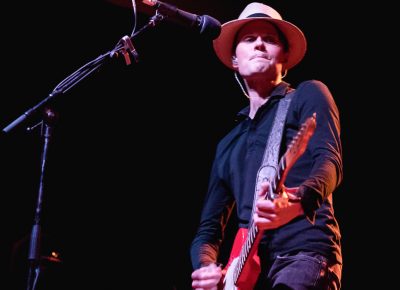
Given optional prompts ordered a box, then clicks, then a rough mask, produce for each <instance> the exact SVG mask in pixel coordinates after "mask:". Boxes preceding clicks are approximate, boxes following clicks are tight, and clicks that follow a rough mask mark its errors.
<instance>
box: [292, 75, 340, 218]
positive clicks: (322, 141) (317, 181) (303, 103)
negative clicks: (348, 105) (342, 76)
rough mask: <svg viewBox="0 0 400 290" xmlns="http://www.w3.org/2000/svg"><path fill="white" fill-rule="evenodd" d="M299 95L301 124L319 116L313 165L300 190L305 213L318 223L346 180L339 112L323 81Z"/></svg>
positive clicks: (313, 142) (309, 85) (310, 148)
mask: <svg viewBox="0 0 400 290" xmlns="http://www.w3.org/2000/svg"><path fill="white" fill-rule="evenodd" d="M297 93H298V108H297V110H298V115H299V116H300V122H301V124H302V123H304V122H305V121H306V119H307V118H308V117H310V116H312V114H313V113H316V121H317V126H316V129H315V131H314V134H313V136H312V137H311V139H310V141H309V144H308V148H307V150H308V151H309V152H310V153H309V154H311V158H312V160H313V164H312V168H311V171H310V174H309V177H308V178H307V179H306V180H305V181H304V182H303V183H302V184H301V186H300V187H299V190H298V194H299V196H300V197H301V198H302V199H301V204H302V207H303V210H304V213H305V215H306V216H307V218H308V219H309V221H310V222H312V223H314V221H315V211H316V210H317V209H318V208H319V207H320V205H321V203H322V202H323V200H324V199H325V198H327V197H328V196H329V195H330V194H331V193H332V192H333V191H334V190H335V188H336V187H337V186H338V185H339V184H340V183H341V181H342V178H343V166H342V146H341V141H340V119H339V111H338V108H337V106H336V104H335V101H334V99H333V96H332V94H331V92H330V91H329V89H328V88H327V86H326V85H325V84H323V83H322V82H320V81H316V80H312V81H307V82H303V83H302V84H301V85H300V86H299V87H298V89H297Z"/></svg>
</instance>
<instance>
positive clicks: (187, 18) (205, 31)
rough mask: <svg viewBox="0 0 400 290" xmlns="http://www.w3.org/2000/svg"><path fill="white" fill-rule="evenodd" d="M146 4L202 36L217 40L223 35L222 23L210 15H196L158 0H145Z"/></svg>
mask: <svg viewBox="0 0 400 290" xmlns="http://www.w3.org/2000/svg"><path fill="white" fill-rule="evenodd" d="M143 3H144V4H147V5H149V6H154V7H155V8H157V9H158V10H159V11H160V13H161V14H162V15H164V16H167V17H171V18H173V19H174V20H176V21H177V22H178V23H180V24H182V25H184V26H187V27H189V28H192V29H194V30H196V31H197V32H199V33H200V34H201V35H204V36H206V37H209V38H211V39H215V38H217V37H218V36H219V34H220V33H221V23H220V22H219V21H218V20H217V19H215V18H213V17H211V16H209V15H202V16H200V15H196V14H193V13H189V12H186V11H183V10H181V9H178V8H177V7H175V6H173V5H171V4H167V3H163V2H161V1H157V0H143Z"/></svg>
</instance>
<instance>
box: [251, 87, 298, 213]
mask: <svg viewBox="0 0 400 290" xmlns="http://www.w3.org/2000/svg"><path fill="white" fill-rule="evenodd" d="M294 93H295V89H291V90H290V91H289V92H288V93H286V95H285V97H284V98H282V99H281V100H280V101H279V105H278V109H277V111H276V114H275V119H274V123H273V125H272V128H271V133H270V134H269V136H268V141H267V144H266V146H265V151H264V157H263V160H262V164H261V166H260V168H259V169H258V172H257V179H256V189H255V191H254V200H253V209H252V215H251V216H253V214H254V211H255V204H256V200H257V198H258V191H259V190H260V188H261V184H262V183H263V182H264V181H266V180H268V181H271V179H272V177H274V176H275V174H276V173H277V172H278V158H279V149H280V145H281V142H282V135H283V127H284V124H285V120H286V115H287V111H288V108H289V104H290V101H291V100H292V97H293V95H294Z"/></svg>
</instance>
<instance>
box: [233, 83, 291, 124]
mask: <svg viewBox="0 0 400 290" xmlns="http://www.w3.org/2000/svg"><path fill="white" fill-rule="evenodd" d="M289 89H290V84H289V83H287V82H284V81H282V82H280V83H279V85H277V86H276V87H275V89H274V90H273V91H272V93H271V95H270V98H271V99H274V98H282V97H284V96H285V95H286V93H287V92H288V90H289ZM249 113H250V105H249V106H246V107H245V108H243V109H242V110H240V111H239V112H238V113H237V114H236V121H242V120H244V119H246V118H247V117H248V116H249Z"/></svg>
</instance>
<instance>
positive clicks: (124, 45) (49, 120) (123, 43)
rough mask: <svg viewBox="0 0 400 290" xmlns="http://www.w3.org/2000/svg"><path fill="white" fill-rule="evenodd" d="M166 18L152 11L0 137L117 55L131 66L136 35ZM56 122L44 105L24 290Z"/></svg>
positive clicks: (36, 265) (32, 272)
mask: <svg viewBox="0 0 400 290" xmlns="http://www.w3.org/2000/svg"><path fill="white" fill-rule="evenodd" d="M165 18H166V17H165V16H164V15H162V14H159V13H158V12H156V14H155V15H153V16H152V17H151V18H150V20H149V22H148V23H147V24H146V25H144V26H143V27H142V28H141V29H139V30H138V31H137V32H136V33H134V34H132V36H130V37H129V36H124V37H122V38H121V40H120V41H119V42H118V43H117V45H116V46H115V48H114V49H113V50H111V51H109V52H106V53H105V54H102V55H100V56H99V57H97V58H96V59H94V60H92V61H90V62H88V63H87V64H85V65H84V66H82V67H80V68H79V69H78V70H76V71H75V72H74V73H72V74H71V75H69V76H68V77H67V78H65V79H64V80H63V81H62V82H60V83H59V84H58V85H57V86H56V87H55V88H54V89H53V91H52V92H51V93H50V94H49V95H48V96H47V97H46V98H45V99H43V100H42V101H40V102H39V103H38V104H36V105H35V106H33V107H32V108H30V109H29V110H27V111H26V112H25V113H23V114H22V115H20V116H19V117H18V118H16V119H15V120H14V121H12V122H11V123H10V124H9V125H7V126H6V127H4V128H3V129H2V131H1V135H5V134H6V133H9V132H10V131H11V130H13V129H14V128H15V127H17V126H18V125H19V124H21V123H22V122H24V121H25V120H27V119H28V118H30V117H31V116H32V115H34V114H35V113H36V112H37V111H38V110H39V109H41V108H44V107H45V105H47V104H48V103H49V102H50V101H51V100H53V99H55V98H56V97H57V96H58V95H61V94H64V93H66V92H67V91H69V90H70V89H71V88H72V87H74V86H75V85H77V84H78V83H79V82H80V81H82V80H83V79H85V78H86V77H88V76H89V75H91V74H92V73H93V72H94V71H97V70H98V69H99V68H100V67H102V66H103V65H104V63H105V61H106V60H107V59H108V57H110V58H115V57H118V56H119V55H120V54H122V55H123V56H124V59H125V63H126V65H130V64H131V59H130V56H133V58H134V60H135V62H138V61H139V55H138V53H137V51H136V50H135V48H134V46H133V44H132V39H133V38H134V37H135V36H137V35H138V34H140V33H142V32H143V31H145V30H146V29H148V28H150V27H154V26H156V24H158V23H159V22H161V21H162V20H164V19H165ZM55 120H56V113H55V112H54V111H53V110H52V109H50V108H49V107H48V106H47V107H46V108H45V109H44V119H43V120H42V122H41V123H42V135H43V138H44V140H43V149H42V156H41V164H40V165H41V166H40V182H39V192H38V197H37V204H36V210H35V217H34V223H33V227H32V230H31V236H30V243H29V251H28V261H29V269H28V278H27V290H34V289H35V287H36V285H37V282H38V279H39V274H40V270H41V269H40V266H41V265H40V263H41V256H40V242H41V231H42V229H41V224H40V220H41V212H42V201H43V194H44V177H45V173H46V172H45V170H46V163H47V155H48V149H49V145H50V142H51V137H52V135H53V130H54V125H55Z"/></svg>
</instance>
